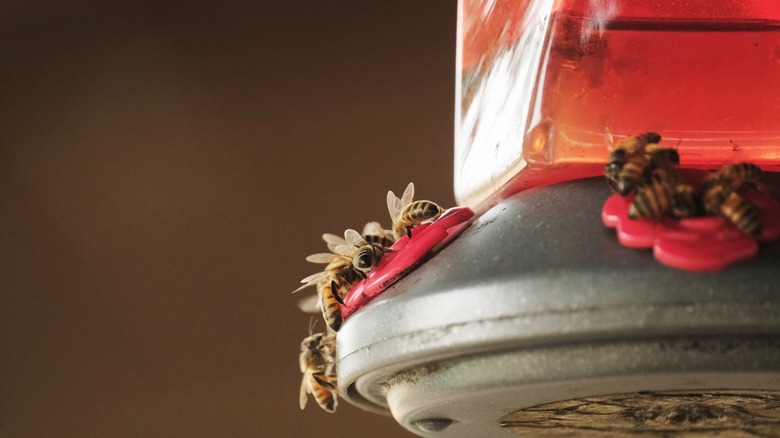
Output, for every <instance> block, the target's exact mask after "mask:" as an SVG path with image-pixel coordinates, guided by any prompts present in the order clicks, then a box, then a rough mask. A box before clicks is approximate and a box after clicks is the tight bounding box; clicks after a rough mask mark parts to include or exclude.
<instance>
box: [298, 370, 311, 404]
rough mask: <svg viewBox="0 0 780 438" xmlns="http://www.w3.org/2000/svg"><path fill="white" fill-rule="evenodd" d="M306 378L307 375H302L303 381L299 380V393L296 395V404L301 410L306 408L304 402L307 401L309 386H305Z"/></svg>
mask: <svg viewBox="0 0 780 438" xmlns="http://www.w3.org/2000/svg"><path fill="white" fill-rule="evenodd" d="M307 377H309V374H308V373H303V379H301V392H300V394H299V395H298V403H299V404H300V406H301V409H304V408H306V402H308V401H309V396H308V394H309V385H307V384H306V380H307Z"/></svg>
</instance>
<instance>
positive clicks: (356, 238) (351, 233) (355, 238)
mask: <svg viewBox="0 0 780 438" xmlns="http://www.w3.org/2000/svg"><path fill="white" fill-rule="evenodd" d="M344 239H345V240H346V241H347V245H352V246H356V247H360V246H365V245H368V242H366V239H364V238H363V236H361V235H360V233H358V232H357V231H355V230H353V229H352V228H349V229H347V230H346V231H344ZM337 248H338V247H337ZM339 254H341V253H339Z"/></svg>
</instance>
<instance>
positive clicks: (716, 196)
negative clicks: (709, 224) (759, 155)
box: [699, 163, 761, 236]
mask: <svg viewBox="0 0 780 438" xmlns="http://www.w3.org/2000/svg"><path fill="white" fill-rule="evenodd" d="M760 173H761V169H760V168H759V167H758V166H756V165H755V164H752V163H736V164H728V165H725V166H723V167H721V168H720V169H719V170H718V171H717V172H714V173H712V174H710V175H709V176H708V177H707V178H705V180H704V182H703V183H702V186H701V188H700V190H699V198H700V202H701V204H702V209H703V210H704V212H705V213H707V214H711V215H718V216H721V217H722V218H724V219H725V220H727V221H729V222H730V223H732V224H733V225H734V226H736V227H737V228H738V229H739V230H741V231H742V232H744V233H745V234H749V235H753V236H757V235H759V234H761V218H760V216H759V212H758V209H757V208H756V206H755V205H753V203H751V202H750V201H748V200H747V199H745V198H743V197H742V196H740V195H739V194H738V193H737V192H736V191H737V190H738V189H739V188H740V187H742V186H743V185H745V184H755V182H756V178H757V177H758V175H759V174H760Z"/></svg>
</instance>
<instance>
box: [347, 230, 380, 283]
mask: <svg viewBox="0 0 780 438" xmlns="http://www.w3.org/2000/svg"><path fill="white" fill-rule="evenodd" d="M344 240H345V241H346V245H339V246H337V247H336V249H335V251H336V253H337V254H340V255H342V256H344V257H348V258H351V259H352V266H353V267H354V268H355V272H357V273H358V275H360V276H361V277H363V278H366V275H367V274H368V273H369V272H371V271H372V270H373V269H374V268H376V265H377V264H379V260H381V259H382V256H383V255H385V253H386V252H389V251H390V248H387V247H384V246H382V245H381V244H379V243H368V242H367V241H366V239H365V238H363V236H361V235H360V234H359V233H358V232H357V231H355V230H353V229H351V228H350V229H348V230H346V231H345V232H344Z"/></svg>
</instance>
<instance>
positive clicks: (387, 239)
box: [363, 222, 395, 248]
mask: <svg viewBox="0 0 780 438" xmlns="http://www.w3.org/2000/svg"><path fill="white" fill-rule="evenodd" d="M363 239H365V240H366V242H368V243H372V244H373V243H375V244H377V245H380V246H382V247H383V248H389V247H391V246H393V244H394V243H395V236H394V235H393V232H392V231H391V230H385V229H384V228H382V225H380V224H379V222H369V223H367V224H366V226H365V227H363Z"/></svg>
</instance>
